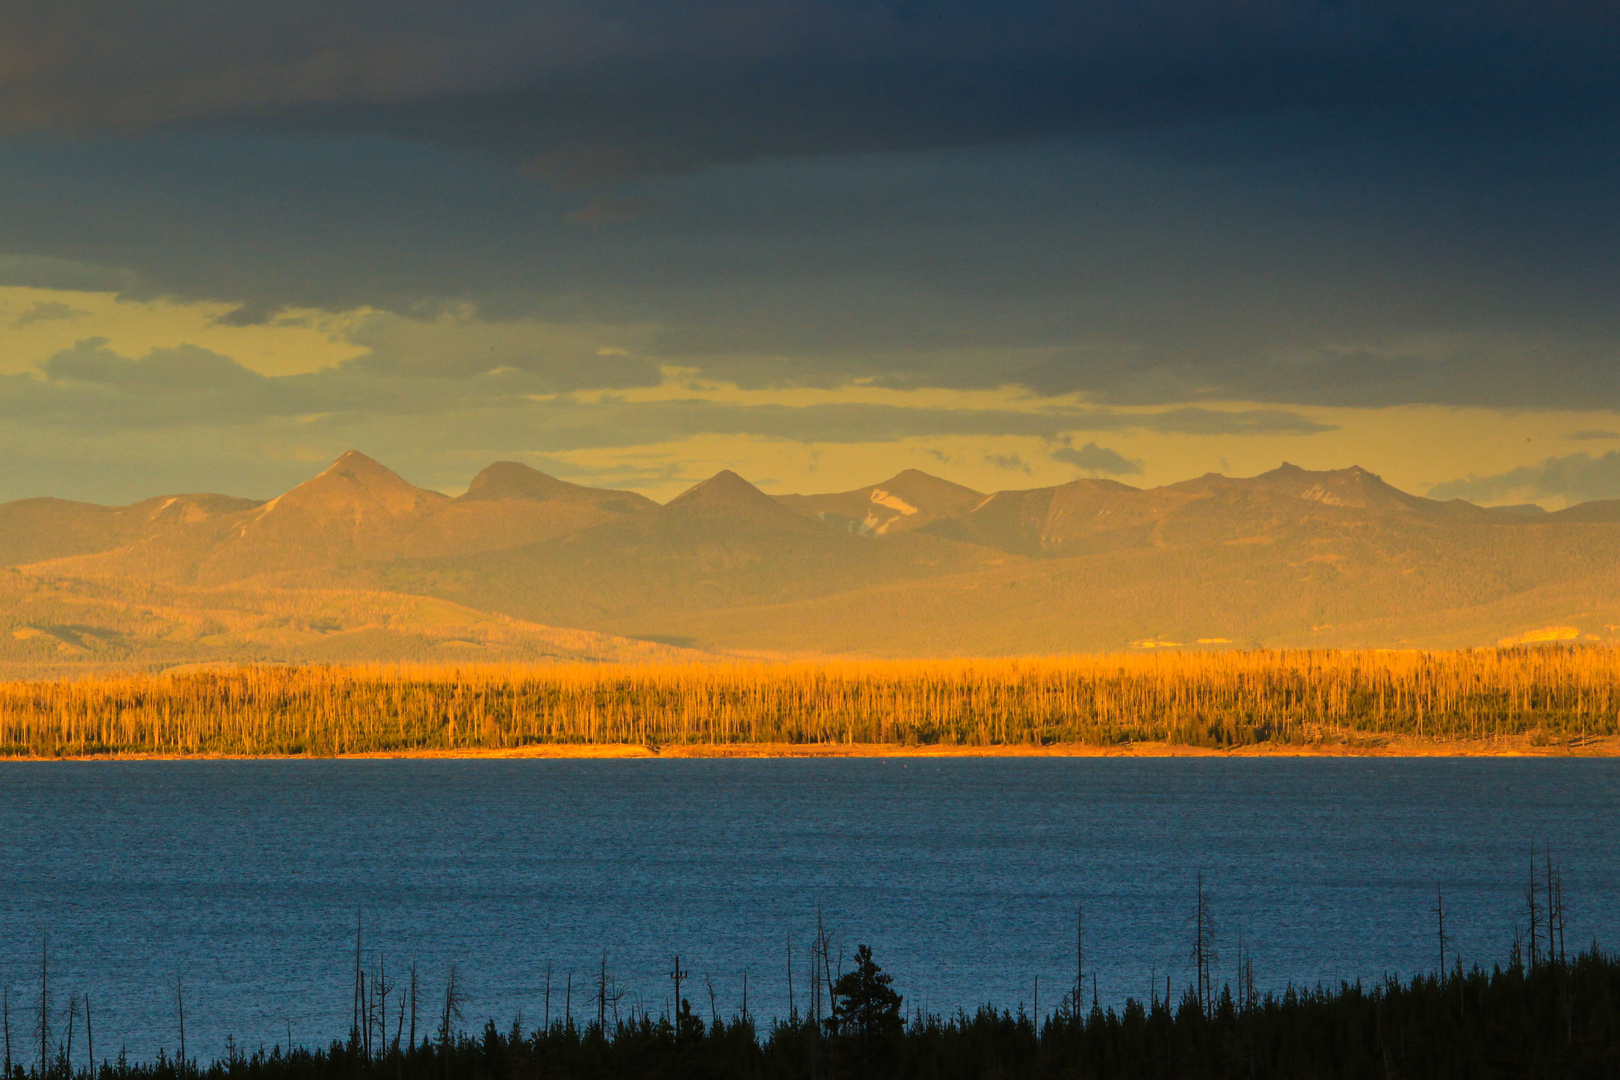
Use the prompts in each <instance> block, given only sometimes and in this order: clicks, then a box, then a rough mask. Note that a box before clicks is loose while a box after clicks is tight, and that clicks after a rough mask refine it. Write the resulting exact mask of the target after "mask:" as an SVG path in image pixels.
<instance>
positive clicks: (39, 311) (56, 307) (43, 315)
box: [11, 300, 90, 327]
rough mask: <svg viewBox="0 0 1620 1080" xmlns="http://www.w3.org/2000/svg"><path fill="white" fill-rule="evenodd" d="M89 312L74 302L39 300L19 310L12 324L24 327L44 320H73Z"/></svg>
mask: <svg viewBox="0 0 1620 1080" xmlns="http://www.w3.org/2000/svg"><path fill="white" fill-rule="evenodd" d="M89 314H90V313H89V312H88V311H85V310H84V309H83V308H76V307H74V306H73V305H72V304H64V303H61V302H60V301H56V300H38V301H35V302H34V303H33V304H31V305H29V306H28V307H27V308H25V309H24V310H22V311H21V312H19V313H18V314H17V317H16V318H15V319H13V320H11V324H12V325H13V326H17V327H22V326H31V325H33V324H34V323H42V322H72V321H74V320H75V319H83V318H85V317H86V316H88V315H89Z"/></svg>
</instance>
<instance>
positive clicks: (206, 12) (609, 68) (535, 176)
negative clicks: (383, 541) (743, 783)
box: [0, 0, 1620, 437]
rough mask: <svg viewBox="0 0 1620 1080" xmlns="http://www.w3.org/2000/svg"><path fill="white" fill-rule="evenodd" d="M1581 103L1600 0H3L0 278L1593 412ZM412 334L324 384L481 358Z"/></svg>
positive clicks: (1595, 361) (555, 383)
mask: <svg viewBox="0 0 1620 1080" xmlns="http://www.w3.org/2000/svg"><path fill="white" fill-rule="evenodd" d="M1616 102H1620V9H1616V8H1615V7H1614V6H1613V5H1609V4H1598V3H1585V4H1583V3H1572V4H1553V5H1529V4H1497V3H1485V2H1478V0H1467V2H1464V0H1453V2H1440V3H1433V4H1425V5H1418V6H1414V5H1410V4H1396V3H1393V2H1359V3H1358V2H1333V3H1329V2H1317V3H1306V2H1281V3H1274V4H1252V3H1242V2H1238V0H1212V2H1210V3H1201V4H1193V3H1185V2H1182V3H1169V2H1162V0H1161V2H1148V3H1126V2H1125V0H1109V2H1106V3H1092V4H1084V5H1080V4H1060V3H1014V4H990V3H978V2H957V3H942V4H921V3H906V2H903V0H890V2H885V3H860V2H828V0H818V2H809V0H796V2H795V0H787V2H783V3H778V4H769V5H760V4H754V3H743V2H741V0H737V2H729V3H728V2H714V0H693V2H692V3H687V4H679V5H672V4H665V3H652V2H650V0H599V2H595V3H578V2H576V3H557V4H546V5H535V4H530V3H521V4H520V3H488V2H481V3H469V4H461V5H446V4H442V3H438V2H433V3H429V2H426V0H399V2H394V3H381V2H378V0H364V2H361V0H347V2H327V3H314V2H312V0H253V2H249V0H220V2H216V3H209V4H203V3H201V2H200V0H166V2H157V0H145V2H130V0H125V2H122V3H113V2H111V0H53V2H50V3H45V2H42V0H26V2H18V3H13V4H8V5H5V6H4V7H3V8H0V129H3V130H5V131H9V132H10V133H12V136H13V137H12V138H11V139H10V140H9V141H8V142H6V143H5V144H4V145H0V252H3V253H6V254H4V255H0V281H10V282H18V283H24V284H49V285H54V286H55V287H61V288H107V289H113V290H116V291H119V292H122V293H124V294H125V295H128V296H140V297H150V296H157V295H172V296H176V297H181V298H206V299H213V300H224V301H229V302H233V303H239V304H241V305H242V306H241V308H240V309H239V311H238V312H237V313H236V314H235V315H234V316H231V317H229V320H228V321H234V322H237V323H248V322H256V321H264V320H266V319H270V318H272V317H273V316H274V314H275V312H277V310H278V309H280V308H281V307H283V306H289V305H290V306H309V307H325V308H329V309H341V308H350V307H356V306H362V305H371V306H376V307H381V308H385V309H388V310H391V311H395V312H408V313H417V314H425V315H431V314H433V313H435V312H438V311H442V310H447V309H450V308H455V307H457V306H458V305H470V306H471V307H472V308H473V309H475V310H477V311H479V312H481V313H482V314H483V316H484V317H487V318H492V319H496V318H509V317H513V316H516V315H537V316H541V317H544V318H548V319H553V320H568V319H577V320H585V321H591V322H595V323H603V324H610V323H615V322H619V323H634V324H637V325H646V326H653V327H656V332H655V334H654V338H653V341H652V344H651V345H650V346H649V348H648V349H647V350H646V351H645V354H644V355H642V356H641V357H639V358H637V359H633V360H632V359H625V360H623V361H622V362H602V363H598V362H596V361H594V360H591V359H590V357H589V355H586V354H581V355H574V354H563V353H548V352H545V351H544V350H537V351H535V352H533V353H529V354H524V355H521V356H519V357H518V358H517V359H516V360H515V361H513V362H510V363H508V364H507V366H509V367H512V368H514V369H515V370H516V371H518V372H519V373H520V374H522V375H524V376H525V377H528V378H530V379H531V380H532V381H533V382H534V384H535V385H538V386H551V387H553V388H559V389H567V388H572V387H585V386H599V387H609V386H632V385H645V384H646V383H647V382H648V381H650V380H651V379H653V378H654V377H655V374H654V373H655V367H656V362H658V361H661V360H662V361H672V362H678V363H681V364H683V365H687V366H692V367H697V368H700V369H702V370H704V371H706V372H708V373H710V374H713V375H719V376H723V377H727V378H732V379H735V380H736V381H738V382H739V383H741V384H743V385H749V386H771V385H789V384H797V385H829V386H831V385H838V384H840V383H842V382H844V381H846V380H848V379H850V378H863V379H868V380H873V381H876V382H879V383H883V384H887V385H892V386H962V387H972V386H987V385H1003V384H1021V385H1024V386H1028V387H1030V388H1032V389H1033V390H1035V391H1037V392H1039V393H1047V394H1056V393H1065V392H1070V391H1080V392H1084V393H1087V394H1090V395H1093V396H1094V397H1095V398H1097V399H1098V400H1101V401H1108V402H1115V403H1169V402H1187V401H1197V400H1217V399H1223V398H1224V399H1229V400H1237V399H1242V400H1251V401H1267V402H1276V403H1280V404H1284V403H1325V404H1366V405H1382V404H1393V403H1400V402H1431V403H1441V404H1484V405H1494V406H1504V407H1520V406H1528V405H1542V406H1548V407H1563V406H1574V405H1579V406H1582V407H1615V408H1620V380H1616V379H1614V378H1613V377H1612V372H1613V371H1614V368H1615V364H1616V361H1617V357H1620V303H1617V300H1620V210H1617V204H1616V203H1615V200H1614V199H1613V196H1612V192H1613V191H1614V190H1615V189H1616V188H1617V187H1620V124H1617V122H1616V117H1617V105H1616ZM603 185H607V186H606V187H604V186H603ZM576 188H578V189H589V190H578V191H573V190H571V189H576ZM417 361H419V362H414V361H413V363H411V364H407V363H404V362H403V361H401V360H399V358H398V357H397V356H396V357H394V358H393V359H390V358H389V357H388V356H386V355H384V352H383V351H382V350H379V352H378V355H377V356H376V357H375V358H374V360H373V367H372V369H371V370H370V372H369V375H370V376H372V377H370V378H367V379H363V380H362V379H360V378H359V373H358V372H355V373H351V376H352V377H353V379H354V380H355V381H354V383H353V385H354V387H355V388H356V389H355V390H354V393H356V394H359V393H362V392H364V393H369V394H374V395H378V396H377V397H376V398H375V401H376V403H377V407H378V408H383V409H386V408H390V407H395V406H394V405H393V404H391V403H392V402H395V401H396V399H400V400H409V399H411V397H412V395H413V394H414V393H416V391H415V390H414V389H412V388H411V387H412V385H414V384H412V382H411V381H412V380H415V379H419V378H429V379H430V380H431V377H432V376H435V375H459V376H466V377H475V376H476V377H479V378H482V377H483V376H482V375H480V374H479V373H480V372H484V371H485V370H486V369H485V367H484V366H483V361H482V360H480V359H478V358H475V357H471V356H468V355H465V354H463V353H459V352H456V351H455V350H453V349H452V350H450V351H449V352H448V353H447V354H446V355H444V356H441V357H438V358H434V357H430V356H426V355H425V354H424V355H421V356H418V357H417ZM393 384H398V386H399V387H400V389H398V390H395V391H391V390H388V389H387V387H388V386H389V385H393ZM323 392H324V391H323ZM311 393H313V391H311ZM317 396H319V395H317ZM452 397H457V399H458V400H459V397H458V396H457V395H452ZM784 422H786V421H784ZM790 437H793V436H790Z"/></svg>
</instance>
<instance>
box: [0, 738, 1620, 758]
mask: <svg viewBox="0 0 1620 1080" xmlns="http://www.w3.org/2000/svg"><path fill="white" fill-rule="evenodd" d="M980 757H982V758H990V757H994V758H1008V757H1044V758H1054V757H1061V758H1073V757H1085V758H1097V757H1114V758H1120V757H1130V758H1166V757H1202V758H1212V757H1214V758H1306V757H1310V758H1318V757H1336V758H1344V757H1383V758H1429V757H1471V758H1472V757H1477V758H1489V757H1495V758H1505V757H1512V758H1523V757H1538V758H1552V757H1559V758H1574V757H1598V758H1609V757H1620V736H1614V735H1610V736H1603V737H1598V738H1592V739H1587V740H1584V741H1582V742H1580V743H1577V744H1567V743H1566V744H1551V745H1541V746H1538V745H1535V744H1534V743H1533V742H1532V741H1531V739H1530V737H1528V736H1516V737H1511V738H1504V739H1494V740H1486V739H1481V740H1448V741H1439V740H1432V739H1418V738H1382V739H1370V740H1367V741H1365V742H1361V743H1325V742H1324V743H1309V744H1303V745H1287V744H1270V743H1254V744H1251V745H1247V746H1238V747H1231V748H1224V749H1223V748H1217V747H1203V746H1189V745H1183V744H1178V743H1164V742H1135V743H1121V744H1118V745H1111V746H1098V745H1093V744H1089V743H1059V744H1052V745H1048V746H1033V745H1028V744H1009V745H999V746H961V745H950V746H947V745H939V744H935V745H919V746H904V745H900V744H897V743H894V744H891V743H703V744H688V745H679V746H663V747H660V748H658V749H657V750H654V749H652V748H650V747H647V746H642V745H639V744H635V743H595V744H585V743H543V744H536V745H530V746H520V747H505V748H490V749H483V748H469V749H454V750H366V751H359V752H355V753H346V754H219V753H207V752H204V753H196V754H140V753H113V754H64V755H61V756H50V757H46V756H37V755H16V756H6V757H0V762H19V763H21V762H52V761H74V762H95V761H109V762H116V761H366V760H418V759H420V760H434V759H442V760H478V759H507V760H509V759H524V758H527V759H542V760H559V761H560V760H620V759H633V760H642V761H647V760H654V759H658V758H980Z"/></svg>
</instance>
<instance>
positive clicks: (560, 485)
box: [461, 461, 584, 502]
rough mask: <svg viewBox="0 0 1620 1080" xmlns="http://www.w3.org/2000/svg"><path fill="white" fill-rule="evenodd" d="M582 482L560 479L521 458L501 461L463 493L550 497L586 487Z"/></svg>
mask: <svg viewBox="0 0 1620 1080" xmlns="http://www.w3.org/2000/svg"><path fill="white" fill-rule="evenodd" d="M582 490H584V489H582V488H581V487H580V486H579V485H578V484H570V483H569V482H568V481H566V480H558V479H557V478H556V477H555V476H548V475H546V474H545V473H543V472H541V471H540V470H539V469H535V468H531V467H530V466H528V465H525V464H523V463H522V462H521V461H497V462H495V464H493V465H491V466H489V467H488V468H487V469H485V470H484V471H483V472H481V473H479V474H478V475H477V476H475V477H473V478H472V483H471V484H468V485H467V493H466V494H465V495H463V496H461V497H462V498H463V499H466V500H469V501H470V500H474V499H534V500H538V501H542V502H545V501H549V500H552V499H556V498H561V497H565V496H567V495H569V494H572V493H574V492H577V491H582Z"/></svg>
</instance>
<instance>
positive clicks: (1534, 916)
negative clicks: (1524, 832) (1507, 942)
mask: <svg viewBox="0 0 1620 1080" xmlns="http://www.w3.org/2000/svg"><path fill="white" fill-rule="evenodd" d="M1524 904H1525V908H1526V909H1527V911H1528V912H1529V915H1530V969H1531V970H1532V971H1534V970H1535V967H1536V965H1537V963H1539V962H1540V952H1539V948H1540V941H1541V910H1540V905H1539V904H1538V903H1537V901H1536V842H1535V841H1534V840H1532V841H1530V884H1529V885H1527V886H1526V887H1525V890H1524Z"/></svg>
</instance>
